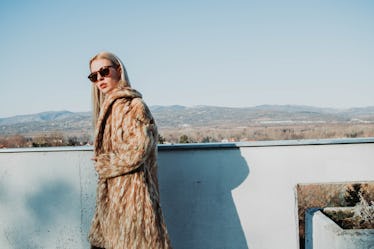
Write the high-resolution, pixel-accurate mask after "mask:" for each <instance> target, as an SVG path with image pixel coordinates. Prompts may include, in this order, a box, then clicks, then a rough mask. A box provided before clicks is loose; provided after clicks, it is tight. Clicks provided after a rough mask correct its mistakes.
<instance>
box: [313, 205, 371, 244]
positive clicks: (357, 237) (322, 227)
mask: <svg viewBox="0 0 374 249" xmlns="http://www.w3.org/2000/svg"><path fill="white" fill-rule="evenodd" d="M329 209H330V210H331V209H332V208H329ZM334 209H336V210H343V209H345V210H348V209H349V208H340V207H337V208H334ZM309 221H311V222H312V225H311V229H310V230H311V231H310V232H312V241H309V244H308V249H374V229H343V228H341V227H340V226H339V225H338V224H336V223H335V222H334V221H333V220H332V219H330V218H329V217H328V216H326V215H325V214H324V213H323V212H322V211H316V212H314V213H313V215H312V219H311V220H309Z"/></svg>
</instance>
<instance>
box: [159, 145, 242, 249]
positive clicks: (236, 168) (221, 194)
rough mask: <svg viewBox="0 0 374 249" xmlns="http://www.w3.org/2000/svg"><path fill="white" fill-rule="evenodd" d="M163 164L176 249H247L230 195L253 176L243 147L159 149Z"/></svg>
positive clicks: (165, 197)
mask: <svg viewBox="0 0 374 249" xmlns="http://www.w3.org/2000/svg"><path fill="white" fill-rule="evenodd" d="M159 164H160V167H159V178H160V180H159V182H160V192H161V205H162V209H163V212H164V215H165V219H166V223H167V226H168V230H169V234H170V237H171V240H172V244H173V247H174V248H179V249H183V248H186V249H187V248H188V249H190V248H194V249H200V248H201V249H206V248H215V249H218V248H226V249H227V248H232V249H248V245H247V241H246V238H245V235H244V232H243V228H242V226H241V223H240V218H239V215H238V212H237V209H236V207H235V203H234V200H233V197H232V193H231V191H232V190H233V189H234V188H236V187H238V186H239V185H240V184H241V183H242V182H243V181H244V180H245V179H246V177H247V176H248V174H249V167H248V165H247V162H246V161H245V159H244V158H243V157H242V156H241V153H240V150H239V149H225V151H224V153H222V151H220V150H204V151H199V150H193V151H192V150H184V151H172V152H168V151H160V153H159Z"/></svg>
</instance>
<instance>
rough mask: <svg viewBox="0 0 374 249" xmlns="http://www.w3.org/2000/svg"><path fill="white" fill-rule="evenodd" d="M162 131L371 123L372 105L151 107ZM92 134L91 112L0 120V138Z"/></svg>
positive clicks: (60, 112) (64, 112)
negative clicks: (17, 135)
mask: <svg viewBox="0 0 374 249" xmlns="http://www.w3.org/2000/svg"><path fill="white" fill-rule="evenodd" d="M150 109H151V111H152V113H153V115H154V117H155V119H156V122H157V124H158V126H159V128H161V129H175V128H183V127H192V128H193V127H195V128H196V127H221V128H223V127H227V128H230V127H245V126H252V125H282V124H305V123H374V106H370V107H362V108H348V109H334V108H320V107H312V106H300V105H261V106H255V107H240V108H239V107H219V106H193V107H186V106H180V105H172V106H150ZM46 132H47V133H48V132H61V133H65V132H67V133H69V134H82V133H91V132H92V123H91V113H90V112H70V111H49V112H42V113H37V114H31V115H17V116H14V117H9V118H0V135H2V136H4V135H13V134H23V135H33V134H39V133H46Z"/></svg>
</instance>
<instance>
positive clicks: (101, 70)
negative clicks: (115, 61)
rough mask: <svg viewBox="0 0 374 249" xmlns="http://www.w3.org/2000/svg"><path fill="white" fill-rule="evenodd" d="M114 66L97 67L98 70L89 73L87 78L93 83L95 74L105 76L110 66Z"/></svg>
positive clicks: (95, 80)
mask: <svg viewBox="0 0 374 249" xmlns="http://www.w3.org/2000/svg"><path fill="white" fill-rule="evenodd" d="M111 67H112V68H115V67H114V66H105V67H102V68H100V69H99V71H97V72H94V73H91V74H90V75H88V77H87V78H88V79H89V80H90V81H92V82H93V83H96V82H97V74H100V75H101V76H102V77H106V76H108V75H109V74H110V68H111Z"/></svg>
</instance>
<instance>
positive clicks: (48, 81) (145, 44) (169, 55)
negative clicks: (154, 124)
mask: <svg viewBox="0 0 374 249" xmlns="http://www.w3.org/2000/svg"><path fill="white" fill-rule="evenodd" d="M373 13H374V2H373V1H369V0H368V1H361V0H357V1H345V0H336V1H329V0H325V1H288V0H284V1H250V0H247V1H239V0H232V1H217V0H216V1H197V0H196V1H195V0H191V1H162V0H161V1H126V0H125V1H120V0H118V1H76V0H65V1H50V0H45V1H41V0H34V1H26V0H24V1H21V0H5V1H4V0H3V1H1V2H0V30H1V38H0V39H1V46H0V54H1V59H0V75H1V78H0V84H1V92H0V106H1V109H0V117H8V116H13V115H21V114H29V113H37V112H42V111H51V110H70V111H89V110H90V108H91V107H90V104H91V102H90V84H91V83H90V82H89V81H88V80H87V78H86V76H87V75H88V73H89V70H88V60H89V59H90V58H91V57H92V56H93V55H95V54H96V53H98V52H100V51H103V50H106V51H111V52H114V53H115V54H117V55H118V56H119V57H120V58H121V59H122V60H123V61H124V62H125V64H126V67H127V70H128V74H129V77H130V80H131V82H132V85H133V87H134V88H136V89H138V90H139V91H140V92H142V94H143V96H144V99H145V101H146V102H147V103H148V105H173V104H179V105H186V106H194V105H216V106H232V107H243V106H256V105H262V104H279V105H282V104H298V105H310V106H321V107H336V108H347V107H363V106H374V97H373V93H374V45H373V44H374V15H373Z"/></svg>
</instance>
